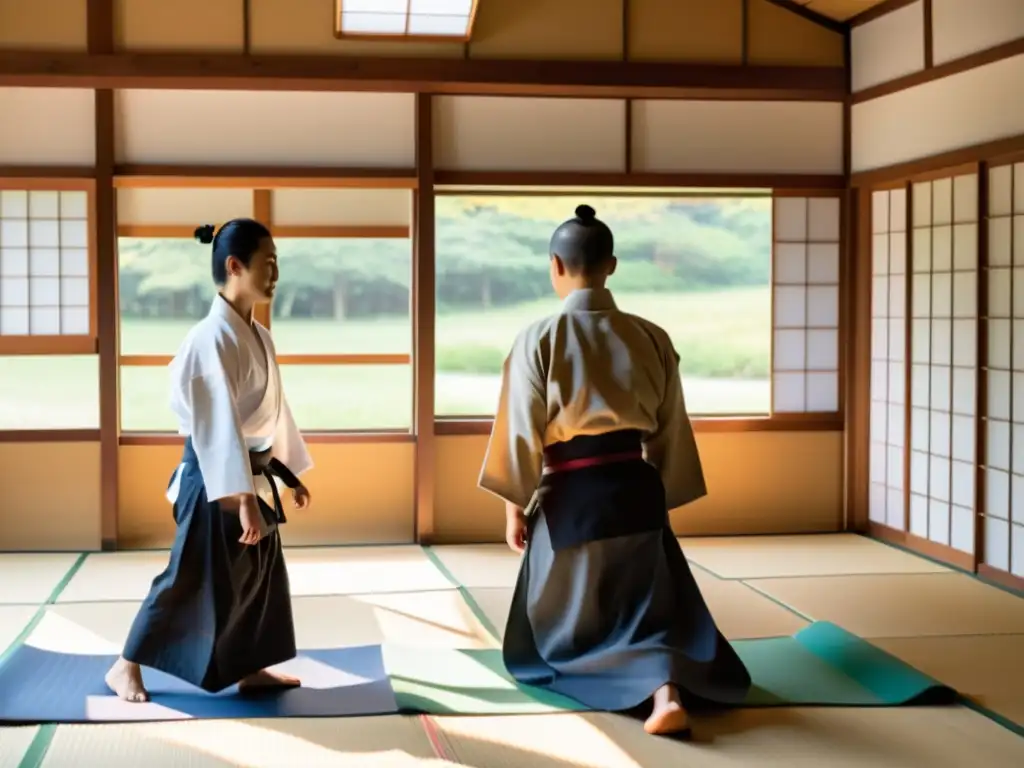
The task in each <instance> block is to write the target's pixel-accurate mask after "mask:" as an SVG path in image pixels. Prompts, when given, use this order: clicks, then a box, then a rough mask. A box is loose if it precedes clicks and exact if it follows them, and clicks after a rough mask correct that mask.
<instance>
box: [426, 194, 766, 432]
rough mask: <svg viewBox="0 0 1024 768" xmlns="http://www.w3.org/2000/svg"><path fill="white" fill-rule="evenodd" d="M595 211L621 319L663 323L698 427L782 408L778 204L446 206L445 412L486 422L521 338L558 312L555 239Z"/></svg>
mask: <svg viewBox="0 0 1024 768" xmlns="http://www.w3.org/2000/svg"><path fill="white" fill-rule="evenodd" d="M581 202H587V203H589V204H591V205H593V206H594V208H595V209H596V210H597V213H598V216H599V217H600V218H601V219H603V220H604V221H605V222H607V223H608V224H609V225H610V226H611V227H612V229H613V230H614V232H615V237H616V252H617V253H616V255H617V256H618V258H619V268H618V270H617V271H616V273H615V275H614V276H613V277H612V278H611V280H610V282H609V288H611V289H612V291H613V292H614V294H615V297H616V302H617V303H618V305H619V307H620V308H621V309H623V310H625V311H627V312H633V313H636V314H639V315H642V316H643V317H645V318H647V319H649V320H651V321H653V322H655V323H658V324H659V325H660V326H662V327H663V328H664V329H665V330H666V331H668V333H669V335H670V336H671V337H672V341H673V343H674V344H675V347H676V350H677V351H678V352H679V355H680V357H681V363H680V370H681V372H682V375H683V387H684V390H685V393H686V399H687V407H688V409H689V411H690V413H691V414H695V415H701V414H704V415H741V414H742V415H747V414H749V415H765V414H767V413H769V412H770V410H771V380H770V374H771V357H772V289H771V275H772V198H771V196H770V195H764V196H739V195H737V196H728V197H727V196H718V197H715V196H706V195H682V194H680V195H678V196H671V197H667V196H666V197H647V196H631V197H626V196H614V195H593V194H587V195H582V194H577V195H571V196H570V195H544V196H537V195H518V196H513V195H507V196H504V195H503V196H495V195H471V194H465V195H439V196H438V198H437V202H436V214H437V225H436V237H437V249H436V250H437V332H436V343H437V347H436V361H437V362H436V364H437V374H436V376H437V378H436V412H437V414H438V416H441V417H457V416H468V417H473V416H487V415H492V414H493V413H494V408H495V405H496V404H497V397H498V388H499V384H500V376H501V367H502V363H503V361H504V359H505V357H506V355H507V354H508V352H509V349H510V348H511V345H512V341H513V339H514V338H515V335H516V333H517V332H518V331H519V330H520V329H521V328H523V327H524V326H525V325H527V324H528V323H530V322H531V321H533V320H536V319H539V318H541V317H543V316H545V315H546V314H550V313H553V312H556V311H558V308H559V301H558V299H557V298H556V297H555V295H554V293H553V291H552V288H551V284H550V280H549V272H548V241H549V239H550V237H551V233H552V232H553V231H554V228H555V227H556V226H558V225H559V224H560V223H561V222H562V221H564V220H565V219H567V218H570V217H571V216H572V215H573V210H574V208H575V206H576V205H578V204H579V203H581Z"/></svg>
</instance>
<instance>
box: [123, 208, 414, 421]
mask: <svg viewBox="0 0 1024 768" xmlns="http://www.w3.org/2000/svg"><path fill="white" fill-rule="evenodd" d="M293 229H294V228H293ZM339 231H342V230H339ZM118 248H119V255H120V301H121V355H122V369H121V404H122V411H121V426H122V429H124V430H126V431H137V432H163V431H173V430H176V424H175V422H174V418H173V417H172V415H171V412H170V409H169V406H168V391H169V390H168V379H167V368H166V366H167V363H168V362H169V360H170V357H171V356H172V355H173V354H174V353H175V352H176V351H177V349H178V346H179V345H180V343H181V341H182V339H183V338H184V336H185V334H186V333H187V332H188V329H189V328H190V327H192V326H193V325H194V324H195V323H196V322H198V321H199V320H200V319H201V318H202V317H204V316H205V315H206V313H207V312H208V311H209V308H210V303H211V301H212V300H213V298H214V296H215V295H216V291H215V288H214V286H213V282H212V276H211V274H210V248H209V247H208V246H202V245H199V244H197V243H196V242H194V241H192V240H188V239H184V238H181V239H170V238H134V237H122V238H120V239H119V245H118ZM277 248H278V263H279V266H280V280H279V282H278V286H277V291H276V294H275V299H274V302H273V305H272V307H271V309H270V313H269V318H264V319H268V320H269V323H270V325H271V327H272V329H273V333H274V341H275V344H276V346H277V353H278V359H279V361H280V362H281V375H282V378H283V380H284V385H285V389H286V391H287V393H288V400H289V404H290V405H291V408H292V410H293V412H294V414H295V418H296V421H297V422H298V423H299V426H300V427H301V428H302V429H305V430H312V431H341V430H361V431H375V430H388V429H402V430H406V429H409V428H410V426H411V424H412V370H411V364H410V357H409V353H410V347H411V343H412V342H411V339H412V329H411V325H410V310H409V278H410V275H411V272H412V269H411V256H412V248H411V242H410V240H409V238H408V237H405V238H393V239H371V238H344V237H318V238H306V237H288V238H280V239H278V240H277Z"/></svg>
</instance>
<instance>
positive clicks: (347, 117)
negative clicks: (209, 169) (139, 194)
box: [116, 89, 416, 169]
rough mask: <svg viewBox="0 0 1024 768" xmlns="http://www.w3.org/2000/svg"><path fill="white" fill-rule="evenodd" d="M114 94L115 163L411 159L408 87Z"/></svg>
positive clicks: (388, 162) (398, 162)
mask: <svg viewBox="0 0 1024 768" xmlns="http://www.w3.org/2000/svg"><path fill="white" fill-rule="evenodd" d="M116 98H117V102H116V107H117V109H116V114H117V117H118V122H117V138H118V143H117V147H116V154H117V160H118V162H121V163H137V164H147V163H154V164H175V163H180V164H193V165H201V164H210V165H243V164H250V165H263V166H267V165H283V166H317V167H381V168H410V169H411V168H412V167H413V166H414V164H415V148H416V141H415V138H416V137H415V98H414V96H413V94H409V93H350V92H345V93H342V92H289V91H199V90H196V91H177V90H142V89H139V90H123V91H117V93H116ZM256 127H258V130H257V129H256Z"/></svg>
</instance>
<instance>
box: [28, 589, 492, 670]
mask: <svg viewBox="0 0 1024 768" xmlns="http://www.w3.org/2000/svg"><path fill="white" fill-rule="evenodd" d="M138 608H139V603H138V602H136V601H132V602H127V601H121V602H111V603H59V604H57V605H53V606H49V607H48V608H47V610H46V614H45V616H44V617H43V619H42V621H40V623H39V625H38V626H37V627H36V628H35V630H34V631H33V632H32V634H31V635H30V636H29V638H28V640H27V643H28V644H29V645H32V646H34V647H36V648H40V649H42V650H47V651H56V652H60V653H73V654H116V653H119V652H120V651H121V648H122V646H123V645H124V642H125V639H126V638H127V637H128V631H129V629H130V628H131V624H132V621H133V620H134V618H135V614H136V612H137V611H138ZM292 610H293V614H294V618H295V635H296V641H297V644H298V646H299V648H344V647H353V646H360V645H378V644H380V643H384V642H391V643H406V644H409V643H412V644H414V645H417V646H424V647H442V648H486V647H493V646H494V641H493V639H492V638H491V637H490V635H489V634H488V633H487V631H486V630H485V629H484V627H483V626H482V625H481V624H480V623H479V622H478V621H477V619H476V617H475V616H474V615H473V612H472V611H471V610H470V608H469V606H468V605H467V604H466V603H465V601H464V600H463V599H462V598H461V596H460V595H459V593H458V592H456V591H455V590H446V591H443V592H417V593H385V594H380V595H338V596H332V597H296V598H293V599H292Z"/></svg>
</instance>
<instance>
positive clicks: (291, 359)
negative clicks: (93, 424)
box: [114, 173, 415, 445]
mask: <svg viewBox="0 0 1024 768" xmlns="http://www.w3.org/2000/svg"><path fill="white" fill-rule="evenodd" d="M136 179H137V177H134V176H122V177H119V178H117V179H115V184H114V186H115V187H120V188H133V189H161V188H163V189H166V188H189V187H191V188H211V187H223V186H224V185H223V184H222V183H221V181H220V180H217V181H214V182H213V183H208V177H193V178H188V177H187V176H182V175H179V174H178V173H175V174H174V175H173V176H159V177H149V179H150V183H148V184H145V185H144V184H140V183H137V181H136ZM163 179H169V180H170V181H169V183H160V182H161V180H163ZM243 181H257V182H260V183H261V184H260V186H255V185H254V186H253V187H252V195H253V201H252V210H253V218H255V219H256V220H258V221H261V222H264V223H266V224H267V226H268V227H270V228H271V230H272V231H273V233H274V236H275V237H285V238H394V239H410V240H411V237H412V230H413V228H412V226H403V225H391V226H388V225H385V226H363V225H352V226H348V225H335V226H313V225H283V226H275V225H274V221H273V220H274V215H273V204H272V200H273V197H272V195H273V192H274V190H277V189H288V188H296V187H298V188H305V187H307V185H306V184H304V183H298V184H295V183H289V181H287V180H285V181H284V182H283V183H280V182H278V181H277V180H275V179H268V178H249V179H244V178H239V179H238V180H235V181H233V182H232V184H231V186H232V187H236V188H237V187H239V186H250V185H248V184H243V183H241V182H243ZM319 181H325V182H326V181H330V179H328V178H326V177H325V178H323V179H319ZM338 181H339V183H338V184H337V185H329V184H317V185H316V188H318V189H352V188H353V184H352V183H351V182H350V180H348V179H342V178H339V180H338ZM410 181H411V180H410ZM268 182H270V183H268ZM389 186H390V185H389ZM402 186H403V187H407V188H411V187H412V186H413V185H412V184H405V185H402ZM356 188H364V189H371V188H380V187H378V186H376V185H366V186H363V185H358V186H357V187H356ZM410 205H411V201H410ZM218 226H219V223H218ZM194 231H195V226H194V225H188V224H118V225H117V235H118V237H119V238H121V237H151V238H176V239H178V238H180V239H191V238H192V237H193V235H194ZM410 257H411V252H410ZM410 261H411V258H410ZM411 271H412V270H411V265H410V272H411ZM410 302H411V299H410ZM253 314H254V317H255V319H256V320H257V321H258V322H260V323H262V324H263V325H264V326H265V327H267V328H271V326H272V323H273V319H272V317H271V314H270V306H269V305H268V304H260V305H257V306H256V308H255V310H254V313H253ZM411 320H412V312H411V306H410V336H411V334H412V328H411ZM119 321H120V314H119ZM172 359H173V355H146V354H143V355H125V354H120V352H119V353H118V366H119V367H125V366H127V367H159V366H167V365H169V364H170V362H171V360H172ZM277 362H278V364H279V365H407V366H410V367H411V366H412V363H413V356H412V354H411V353H382V354H374V353H363V354H315V353H313V354H283V355H278V356H277ZM410 375H412V372H411V371H410ZM413 397H414V398H415V394H414V395H413ZM303 435H304V437H305V438H306V439H307V441H308V442H312V443H382V442H385V443H386V442H412V440H413V428H412V425H411V424H410V426H409V428H408V429H376V430H344V429H343V430H304V431H303ZM183 442H184V438H183V437H181V436H180V435H176V434H174V433H173V432H167V431H159V432H154V431H148V430H122V431H121V432H120V434H119V437H118V444H119V445H178V444H181V443H183Z"/></svg>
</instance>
